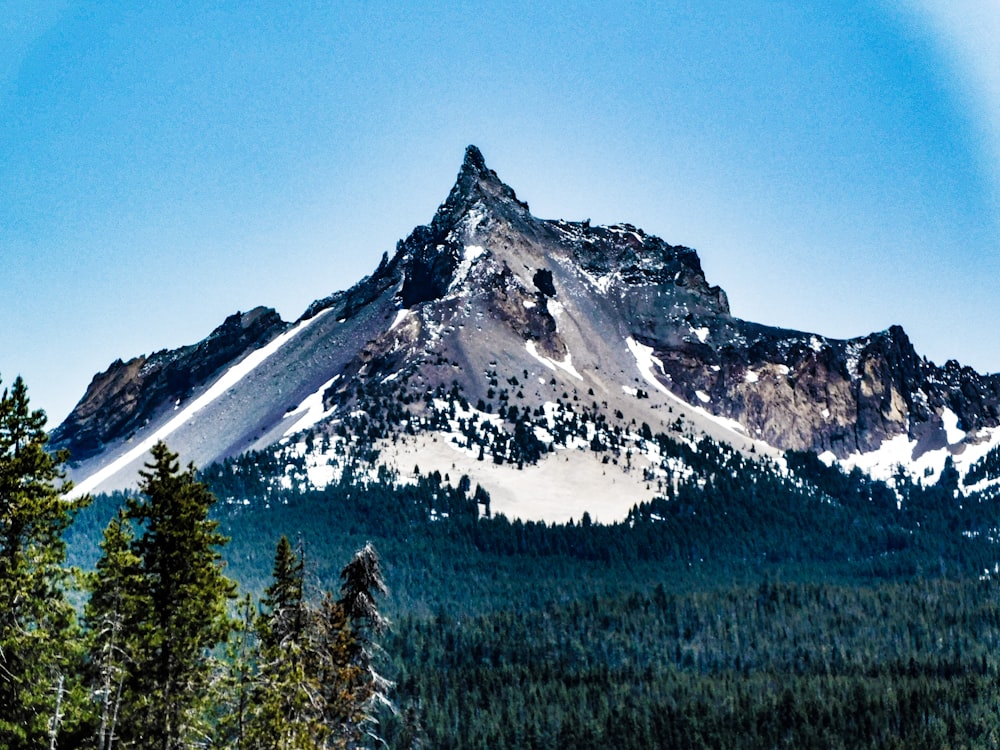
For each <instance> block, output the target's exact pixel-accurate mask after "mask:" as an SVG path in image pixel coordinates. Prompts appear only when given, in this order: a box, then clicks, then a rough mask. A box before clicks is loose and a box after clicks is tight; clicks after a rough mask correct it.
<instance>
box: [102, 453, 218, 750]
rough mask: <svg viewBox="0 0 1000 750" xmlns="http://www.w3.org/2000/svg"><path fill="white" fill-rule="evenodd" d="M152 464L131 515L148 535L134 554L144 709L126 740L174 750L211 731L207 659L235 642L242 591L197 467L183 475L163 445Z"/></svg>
mask: <svg viewBox="0 0 1000 750" xmlns="http://www.w3.org/2000/svg"><path fill="white" fill-rule="evenodd" d="M152 457H153V460H152V463H149V464H146V470H144V471H142V472H140V477H141V482H140V490H141V492H142V494H143V495H144V497H143V498H141V499H131V500H129V502H128V510H127V517H128V518H129V519H131V520H133V521H135V522H137V523H138V524H139V526H140V528H141V529H142V535H141V536H140V537H139V538H138V539H137V540H136V542H135V544H134V550H135V552H136V553H137V554H138V556H139V557H140V558H141V560H142V590H141V594H142V597H143V598H144V600H145V604H146V607H145V611H143V612H142V613H141V614H140V615H139V618H138V622H137V627H136V629H135V633H134V635H135V636H136V638H137V639H138V659H139V661H138V663H137V664H136V665H135V669H134V671H133V690H134V694H135V695H136V696H138V697H139V698H140V700H141V705H140V706H139V707H138V710H137V712H136V714H135V715H134V716H133V717H132V720H131V721H130V722H129V725H128V726H127V727H125V726H123V727H122V734H123V736H127V737H128V738H129V739H130V740H131V741H132V742H133V743H134V745H135V746H136V747H142V748H147V747H148V748H161V749H162V750H174V749H175V748H181V747H186V746H188V744H189V743H190V742H192V741H193V740H194V739H195V738H198V737H200V736H202V735H201V733H202V732H203V731H204V730H205V728H204V726H202V724H203V718H204V715H205V712H206V705H205V704H206V700H207V698H208V697H209V696H208V689H209V682H210V677H211V674H212V670H213V666H214V665H213V661H212V659H211V658H210V656H209V652H210V651H211V650H212V649H213V648H215V647H216V646H217V645H219V644H220V643H221V642H223V641H225V640H226V638H227V636H228V634H229V631H230V628H231V622H230V619H229V616H228V614H227V602H228V600H229V599H231V598H232V597H234V596H235V591H236V587H235V585H234V583H233V582H232V581H230V580H229V579H228V578H227V577H226V576H225V574H224V573H223V568H222V563H221V562H220V554H219V551H218V548H219V547H220V546H221V545H223V544H225V542H226V541H227V539H226V537H224V536H223V535H222V534H219V533H218V532H217V531H216V529H217V527H218V523H217V522H216V521H210V520H208V512H209V509H210V508H211V506H212V504H213V503H214V502H215V498H214V497H213V495H212V493H210V492H209V491H208V489H207V488H206V487H205V485H203V484H201V483H200V482H198V481H197V480H196V479H195V472H194V466H189V467H188V468H187V469H186V470H184V471H183V472H182V471H181V470H180V468H179V464H178V461H177V454H175V453H171V452H170V450H169V449H168V448H167V446H166V445H165V444H164V443H162V442H160V443H157V444H156V445H155V446H154V447H153V449H152Z"/></svg>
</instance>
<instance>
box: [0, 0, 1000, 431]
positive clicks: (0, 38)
mask: <svg viewBox="0 0 1000 750" xmlns="http://www.w3.org/2000/svg"><path fill="white" fill-rule="evenodd" d="M138 5H139V4H136V3H117V2H110V1H109V2H105V3H101V4H90V3H87V4H83V3H68V2H44V1H41V2H30V3H28V2H23V3H22V2H6V1H5V0H0V19H2V20H0V261H2V270H0V375H2V377H3V379H4V381H5V382H6V383H9V382H10V381H11V380H12V379H13V377H14V375H16V374H18V373H20V374H22V375H23V376H24V377H25V379H26V380H27V382H28V386H29V389H30V392H31V394H32V398H33V402H34V404H35V405H36V406H38V407H41V408H44V409H46V410H47V411H48V413H49V415H50V417H51V419H52V425H53V426H54V424H55V423H56V422H58V421H59V420H60V419H62V417H63V416H65V414H66V413H67V412H68V411H69V409H70V408H71V407H72V406H73V404H74V403H75V402H76V400H78V399H79V398H80V397H81V396H82V395H83V392H84V390H85V388H86V386H87V384H88V383H89V381H90V378H91V377H92V376H93V374H94V373H95V372H97V371H99V370H103V369H105V368H106V367H107V366H108V365H109V364H110V363H111V362H112V361H113V360H114V359H116V358H119V357H120V358H123V359H128V358H130V357H133V356H136V355H138V354H143V353H149V352H151V351H153V350H156V349H161V348H168V347H176V346H179V345H182V344H186V343H192V342H194V341H197V340H199V339H201V338H203V337H204V336H205V335H206V334H207V333H208V332H209V331H211V329H212V328H214V327H215V326H216V325H218V324H219V323H220V322H221V321H222V320H223V319H224V318H225V316H226V315H228V314H230V313H232V312H234V311H236V310H247V309H250V308H252V307H254V306H256V305H260V304H263V305H268V306H272V307H276V308H277V309H278V311H279V312H280V313H281V314H282V316H283V317H285V318H286V319H294V318H296V317H298V315H299V314H301V312H302V311H303V310H304V309H305V307H306V306H307V305H308V304H309V302H311V301H312V300H313V299H315V298H318V297H322V296H325V295H327V294H329V293H330V292H332V291H335V290H337V289H342V288H345V287H347V286H349V285H351V284H352V283H353V282H354V281H356V280H357V279H359V278H360V277H361V276H363V275H364V274H366V273H369V272H370V271H371V270H372V269H373V268H374V267H375V266H376V265H377V262H378V259H379V257H380V256H381V254H382V253H383V252H384V251H387V250H388V251H391V250H392V249H393V248H394V246H395V243H396V240H398V239H400V238H402V237H404V236H405V235H406V234H407V233H408V232H409V230H410V229H411V228H412V227H413V226H414V225H416V224H420V223H425V222H427V221H428V220H429V219H430V217H431V216H432V214H433V211H434V209H435V208H436V206H437V205H438V204H439V203H440V202H441V201H442V200H443V199H444V198H445V196H446V195H447V192H448V190H449V188H450V187H451V184H452V182H453V180H454V177H455V174H456V172H457V170H458V167H459V164H460V162H461V158H462V154H463V149H464V147H465V146H466V145H467V144H469V143H475V144H477V145H478V146H479V147H480V148H481V149H482V151H483V152H484V154H485V156H486V160H487V163H488V164H489V165H490V166H491V167H493V168H494V169H495V170H496V171H497V172H498V173H499V175H500V177H501V178H503V179H504V180H505V181H506V182H507V183H508V184H510V185H511V186H513V187H514V188H515V189H516V190H517V192H518V195H519V197H521V198H523V199H525V200H527V201H528V202H529V204H530V205H531V207H532V210H533V212H534V213H535V214H536V215H539V216H543V217H561V218H567V219H583V218H590V219H591V220H592V221H593V222H595V223H613V222H617V221H628V222H631V223H633V224H636V225H638V226H641V227H643V228H644V229H645V230H646V231H648V232H651V233H654V234H657V235H659V236H661V237H663V238H664V239H665V240H667V241H668V242H672V243H675V244H685V245H689V246H691V247H695V248H697V249H698V251H699V254H700V256H701V258H702V263H703V266H704V268H705V270H706V273H707V275H708V277H709V280H710V281H711V282H713V283H717V284H720V285H721V286H722V287H723V288H725V289H726V290H727V292H728V293H729V298H730V303H731V306H732V310H733V313H734V314H735V315H737V316H739V317H743V318H748V319H751V320H756V321H759V322H762V323H768V324H774V325H782V326H787V327H793V328H799V329H803V330H810V331H815V332H818V333H821V334H824V335H828V336H833V337H849V336H855V335H861V334H865V333H867V332H870V331H872V330H878V329H882V328H885V327H887V326H889V325H891V324H893V323H899V324H902V325H903V326H904V328H906V330H907V331H908V332H909V334H910V336H911V338H912V340H913V342H914V344H915V346H916V347H917V350H918V351H919V352H920V353H922V354H925V355H926V356H927V357H928V358H930V359H932V360H934V361H936V362H938V363H939V364H942V363H943V362H944V361H945V360H946V359H949V358H954V359H958V360H959V361H961V362H963V363H965V364H970V365H972V366H973V367H975V368H976V369H978V370H980V371H988V372H993V371H998V370H1000V326H998V325H997V314H996V306H995V303H994V288H995V285H996V281H997V280H998V279H1000V209H998V205H1000V201H998V198H1000V59H998V54H1000V53H998V51H997V45H996V42H995V40H996V39H997V38H1000V20H998V17H1000V10H997V8H996V5H995V3H993V2H992V0H954V2H949V3H948V4H947V5H945V4H942V3H933V2H931V0H898V1H897V2H889V1H888V0H868V1H867V2H866V1H863V0H858V1H857V2H848V1H844V2H832V3H831V2H828V1H827V2H800V1H796V2H793V1H791V0H789V1H788V2H782V1H780V0H771V1H767V2H765V1H763V0H748V1H747V2H740V3H734V2H728V1H727V2H712V1H711V0H708V1H705V0H702V1H700V2H687V1H682V0H660V1H659V2H655V3H654V2H632V3H588V2H576V3H572V4H569V3H567V4H560V3H535V2H506V3H496V4H491V5H489V6H485V7H484V6H483V5H482V4H475V3H446V2H435V3H422V2H414V1H411V2H407V3H375V2H336V3H331V2H316V3H313V2H308V1H305V0H303V2H298V3H294V4H289V5H294V7H293V8H290V9H281V10H276V9H275V4H273V3H259V4H258V3H250V2H217V3H186V2H177V3H173V4H159V5H163V6H164V7H147V8H140V7H136V6H138ZM167 5H169V6H170V7H166V6H167Z"/></svg>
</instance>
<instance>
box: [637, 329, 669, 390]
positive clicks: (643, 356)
mask: <svg viewBox="0 0 1000 750" xmlns="http://www.w3.org/2000/svg"><path fill="white" fill-rule="evenodd" d="M625 344H626V346H628V350H629V351H630V352H631V353H632V356H633V357H634V358H635V364H636V367H638V368H639V374H640V375H642V377H643V379H644V380H645V381H646V382H647V383H649V384H650V385H651V386H653V387H654V388H655V389H656V390H658V391H659V392H660V393H663V394H665V395H667V396H673V395H674V394H672V393H671V392H670V391H668V390H667V387H666V386H665V385H663V383H661V382H660V381H659V380H657V379H656V376H655V375H654V374H653V365H654V364H655V365H656V366H657V367H659V368H660V372H661V373H662V372H663V363H662V362H661V361H660V360H658V359H657V358H656V357H654V356H653V347H651V346H646V345H645V344H640V343H639V342H638V341H636V340H635V339H634V338H632V337H631V336H629V337H628V338H627V339H625Z"/></svg>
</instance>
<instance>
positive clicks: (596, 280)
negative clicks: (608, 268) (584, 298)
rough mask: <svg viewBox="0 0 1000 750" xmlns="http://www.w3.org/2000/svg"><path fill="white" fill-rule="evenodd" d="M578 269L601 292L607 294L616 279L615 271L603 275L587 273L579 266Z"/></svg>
mask: <svg viewBox="0 0 1000 750" xmlns="http://www.w3.org/2000/svg"><path fill="white" fill-rule="evenodd" d="M577 270H578V271H579V272H580V273H581V274H582V275H583V277H584V278H585V279H586V280H587V281H589V282H590V283H591V284H592V285H593V286H594V287H595V288H596V289H597V291H599V292H600V293H601V294H607V293H608V289H610V288H611V284H612V282H613V281H614V280H615V277H616V274H613V273H607V274H604V275H603V276H594V275H593V274H592V273H587V272H586V271H584V270H583V269H582V268H577Z"/></svg>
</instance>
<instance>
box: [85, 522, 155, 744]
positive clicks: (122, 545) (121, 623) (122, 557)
mask: <svg viewBox="0 0 1000 750" xmlns="http://www.w3.org/2000/svg"><path fill="white" fill-rule="evenodd" d="M134 543H135V537H134V532H133V530H132V527H131V525H130V524H129V522H128V519H127V518H125V516H124V513H121V512H120V513H119V514H118V515H117V516H116V517H115V518H113V519H112V520H111V523H109V524H108V527H107V528H106V529H105V531H104V541H103V542H102V543H101V550H102V552H103V554H102V556H101V559H100V560H98V562H97V569H96V570H95V572H94V574H93V575H92V576H91V586H90V599H89V600H88V601H87V604H86V607H85V608H84V624H85V626H86V629H87V646H88V653H89V654H90V660H91V663H90V669H89V670H88V675H87V676H88V678H89V679H88V681H89V685H90V689H91V693H92V694H93V696H94V698H95V700H96V702H97V703H98V705H99V709H98V719H97V729H96V747H97V748H98V750H110V749H111V748H112V747H114V746H115V744H116V741H117V738H118V734H119V723H120V720H121V719H122V717H123V716H124V717H125V721H126V722H128V721H129V719H130V718H131V717H132V716H133V715H134V714H135V713H136V712H137V710H138V709H137V707H136V703H137V702H138V698H137V696H135V695H133V694H132V693H131V692H130V691H127V690H126V683H127V682H128V681H129V679H130V676H132V675H133V674H134V671H135V669H136V667H137V665H138V664H140V663H141V662H142V660H143V655H142V652H141V643H140V639H139V637H138V633H139V630H140V628H141V627H142V617H143V614H144V608H145V605H146V601H145V600H144V599H143V596H142V592H143V589H144V584H145V582H144V580H143V575H142V558H140V557H139V555H137V554H136V553H135V551H134V550H133V546H134ZM126 731H128V727H126Z"/></svg>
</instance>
